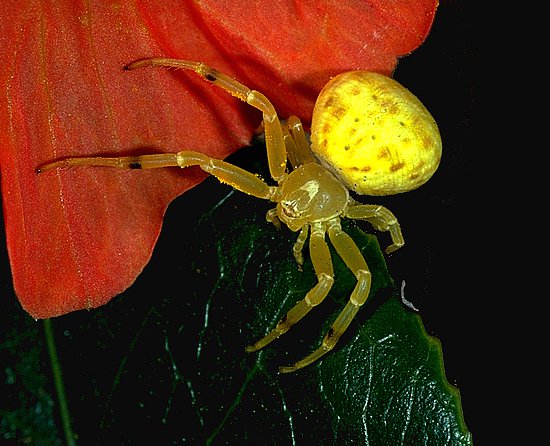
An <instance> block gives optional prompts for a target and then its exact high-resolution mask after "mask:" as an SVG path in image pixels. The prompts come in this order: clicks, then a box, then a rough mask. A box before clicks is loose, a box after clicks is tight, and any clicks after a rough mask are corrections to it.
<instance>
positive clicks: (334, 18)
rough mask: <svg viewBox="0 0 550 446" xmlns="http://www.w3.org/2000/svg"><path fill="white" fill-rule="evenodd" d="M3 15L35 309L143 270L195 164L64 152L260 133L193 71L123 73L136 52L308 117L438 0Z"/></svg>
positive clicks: (7, 193) (396, 51)
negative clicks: (62, 161) (218, 77)
mask: <svg viewBox="0 0 550 446" xmlns="http://www.w3.org/2000/svg"><path fill="white" fill-rule="evenodd" d="M12 3H13V5H10V6H6V5H4V6H3V9H2V11H1V12H0V23H2V24H3V29H2V33H1V36H0V56H1V57H2V61H3V64H2V67H1V68H0V77H1V82H0V85H2V86H3V91H2V95H1V96H0V167H1V174H2V175H1V179H2V192H3V204H4V219H5V226H6V235H7V245H8V252H9V256H10V263H11V266H12V272H13V280H14V286H15V290H16V293H17V295H18V297H19V299H20V301H21V303H22V305H23V307H24V308H25V309H26V310H27V311H28V312H29V313H30V314H31V315H32V316H33V317H36V318H45V317H51V316H57V315H61V314H64V313H67V312H70V311H74V310H78V309H82V308H93V307H97V306H99V305H102V304H105V303H106V302H108V301H109V300H110V299H111V298H112V297H113V296H114V295H116V294H118V293H120V292H122V291H123V290H124V289H125V288H127V287H128V286H129V285H131V284H132V283H133V281H134V280H135V278H136V277H137V275H138V274H139V273H140V272H141V270H142V269H143V267H144V265H145V264H146V263H147V261H148V260H149V258H150V256H151V252H152V249H153V247H154V244H155V241H156V239H157V237H158V234H159V231H160V227H161V224H162V217H163V214H164V212H165V209H166V207H167V205H168V204H169V203H170V201H171V200H172V199H173V198H174V197H175V196H177V195H178V194H180V193H182V192H184V191H185V190H187V189H188V188H190V187H192V186H193V185H195V184H196V183H197V182H199V181H200V180H201V179H202V178H204V175H203V174H202V173H201V172H200V171H197V170H196V169H186V170H185V171H181V170H178V169H161V170H158V171H145V172H144V171H120V170H114V169H101V168H81V169H69V170H63V171H51V172H47V173H44V174H43V175H40V176H37V175H36V174H35V168H36V167H37V166H38V165H39V164H41V163H44V162H47V161H51V160H53V159H56V158H59V157H62V156H69V155H71V156H75V155H97V154H102V153H105V154H111V155H115V154H130V153H147V152H163V151H178V150H182V149H183V148H189V149H194V150H200V151H204V152H206V153H208V154H209V155H211V156H215V157H220V158H223V157H225V156H227V155H228V154H229V153H231V152H232V151H234V150H236V149H237V148H239V147H242V146H243V145H245V144H247V143H248V141H249V139H250V136H251V134H252V131H253V129H254V128H255V127H256V126H257V125H258V124H259V121H260V118H261V117H260V114H259V113H258V112H257V111H255V110H252V109H250V107H248V106H246V105H245V104H242V103H239V102H238V101H237V100H235V99H234V98H232V97H231V96H230V95H228V94H225V93H224V92H222V91H219V90H218V89H216V88H214V87H212V86H209V85H207V84H206V83H205V82H204V81H202V80H201V79H198V78H197V76H195V75H193V74H192V73H183V72H174V71H170V70H161V69H142V70H136V71H132V72H124V71H123V70H122V67H123V66H124V65H125V64H126V63H128V62H131V61H133V60H136V59H140V58H143V57H152V56H170V57H179V58H185V59H191V60H202V61H205V62H206V63H208V64H210V65H212V66H214V67H216V68H217V69H219V70H222V71H224V72H227V73H229V74H231V75H233V76H235V77H237V78H239V79H240V80H241V81H242V82H243V83H245V84H246V85H248V86H250V87H252V88H255V89H258V90H261V91H262V92H263V93H264V94H266V95H267V96H268V97H269V98H270V99H271V100H272V101H273V103H274V104H275V106H276V107H277V108H278V110H279V113H280V115H281V116H282V117H285V116H288V115H289V114H291V113H293V114H297V115H299V116H300V117H302V118H303V119H304V120H305V121H306V122H307V121H308V120H309V118H310V116H311V111H312V108H313V103H314V100H315V98H316V96H317V93H318V92H319V90H320V89H321V87H322V86H323V85H324V84H325V83H326V82H327V80H328V79H329V78H330V76H331V75H334V74H336V73H339V72H342V71H346V70H351V69H358V68H363V69H371V70H374V71H379V72H383V73H386V74H389V73H391V71H392V70H393V68H394V67H395V63H396V60H397V59H396V58H397V57H398V56H400V55H403V54H406V53H408V52H410V51H412V50H413V49H414V48H416V47H417V46H418V45H419V44H420V43H421V42H422V41H423V39H424V38H425V36H426V35H427V33H428V31H429V28H430V26H431V23H432V20H433V15H434V13H435V8H436V4H437V2H436V1H435V0H418V1H416V2H401V3H398V4H397V5H396V4H395V2H393V1H390V0H377V1H369V2H357V1H352V0H349V1H340V2H333V3H334V4H330V5H324V4H321V3H320V2H318V1H303V2H300V3H299V6H297V5H296V4H295V3H296V2H288V1H282V0H280V1H273V0H271V1H263V2H239V1H234V2H231V3H232V4H231V5H229V4H228V2H217V1H203V2H181V1H176V0H171V1H164V2H140V1H137V2H135V1H134V2H130V1H122V2H118V3H111V2H92V3H91V4H90V3H80V2H74V1H70V0H63V1H58V2H55V3H51V4H50V3H43V2H35V1H28V2H27V3H26V4H25V3H24V2H12Z"/></svg>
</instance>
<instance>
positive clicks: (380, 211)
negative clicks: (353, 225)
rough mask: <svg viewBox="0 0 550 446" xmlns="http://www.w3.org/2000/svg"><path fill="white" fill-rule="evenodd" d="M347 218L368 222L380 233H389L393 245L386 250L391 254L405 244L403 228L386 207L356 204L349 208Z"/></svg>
mask: <svg viewBox="0 0 550 446" xmlns="http://www.w3.org/2000/svg"><path fill="white" fill-rule="evenodd" d="M345 216H346V217H348V218H353V219H354V220H367V221H368V222H369V223H370V224H372V225H373V226H374V227H375V228H376V229H378V230H379V231H389V232H390V236H391V239H392V244H391V245H390V246H388V247H387V248H386V253H387V254H389V253H390V252H393V251H395V250H397V249H399V248H401V247H402V246H403V245H404V244H405V239H404V238H403V234H402V233H401V226H400V225H399V222H398V221H397V218H396V217H395V215H393V213H392V212H391V211H390V210H389V209H387V208H385V207H384V206H379V205H374V204H356V205H352V206H350V207H349V208H348V210H347V212H346V214H345Z"/></svg>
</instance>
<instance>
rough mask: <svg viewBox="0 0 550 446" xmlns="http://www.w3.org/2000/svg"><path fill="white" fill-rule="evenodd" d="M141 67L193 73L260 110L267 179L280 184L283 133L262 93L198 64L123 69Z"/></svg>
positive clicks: (150, 62) (161, 61)
mask: <svg viewBox="0 0 550 446" xmlns="http://www.w3.org/2000/svg"><path fill="white" fill-rule="evenodd" d="M141 67H168V68H179V69H184V70H191V71H194V72H195V73H197V74H198V75H199V76H201V77H202V78H203V79H205V80H207V81H208V82H211V83H212V84H214V85H216V86H217V87H220V88H222V89H223V90H225V91H227V92H228V93H230V94H231V95H233V96H235V97H237V98H239V99H240V100H242V101H244V102H246V103H247V104H249V105H251V106H252V107H254V108H256V109H258V110H260V111H261V112H262V115H263V121H264V131H265V144H266V150H267V158H268V164H269V171H270V173H271V177H272V178H273V179H274V180H275V181H277V182H281V181H282V180H283V179H284V178H285V177H286V163H287V154H286V147H285V142H284V136H283V129H282V127H281V122H280V120H279V117H278V116H277V112H276V110H275V107H273V105H272V104H271V102H270V101H269V100H268V99H267V98H266V97H265V96H264V95H263V94H262V93H260V92H259V91H256V90H251V89H250V88H248V87H247V86H246V85H243V84H241V83H240V82H238V81H237V80H235V79H233V78H232V77H230V76H228V75H226V74H223V73H221V72H219V71H218V70H215V69H214V68H211V67H209V66H208V65H206V64H204V63H202V62H193V61H190V60H181V59H170V58H161V57H158V58H151V59H141V60H138V61H136V62H132V63H130V64H128V65H127V66H126V67H125V69H127V70H134V69H136V68H141Z"/></svg>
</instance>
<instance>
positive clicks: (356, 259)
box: [279, 220, 372, 373]
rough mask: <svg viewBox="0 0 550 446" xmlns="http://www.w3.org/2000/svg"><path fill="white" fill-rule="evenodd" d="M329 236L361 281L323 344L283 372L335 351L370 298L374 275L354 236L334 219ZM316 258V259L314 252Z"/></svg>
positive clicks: (280, 371)
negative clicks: (346, 231)
mask: <svg viewBox="0 0 550 446" xmlns="http://www.w3.org/2000/svg"><path fill="white" fill-rule="evenodd" d="M328 235H329V238H330V241H331V243H332V245H333V246H334V248H335V249H336V252H338V255H339V256H340V257H341V258H342V260H343V261H344V263H345V264H346V266H347V267H348V268H349V269H350V270H351V271H352V272H353V274H354V275H355V277H356V278H357V284H356V285H355V288H354V289H353V292H352V293H351V296H350V299H349V302H348V303H347V304H346V306H345V307H344V309H343V310H342V312H341V313H340V314H339V315H338V317H337V318H336V320H335V321H334V322H333V324H332V326H331V327H330V329H329V331H328V333H327V335H326V336H325V337H324V338H323V341H322V342H321V346H320V347H319V348H318V349H317V350H315V351H314V352H313V353H311V354H310V355H308V356H306V357H305V358H304V359H301V360H300V361H298V362H296V363H295V364H293V365H291V366H288V367H281V368H280V369H279V373H290V372H294V371H296V370H298V369H301V368H303V367H305V366H307V365H309V364H311V363H313V362H315V361H317V360H318V359H319V358H320V357H321V356H323V355H325V354H327V353H328V352H329V351H331V350H332V349H333V348H334V346H335V345H336V343H337V342H338V339H340V336H342V334H344V332H345V331H346V329H347V328H348V326H349V324H350V323H351V321H352V320H353V318H354V317H355V315H356V314H357V312H358V311H359V308H361V306H362V305H363V304H364V303H365V302H366V300H367V298H368V297H369V293H370V287H371V283H372V278H371V273H370V271H369V268H368V266H367V262H366V261H365V258H364V257H363V255H362V254H361V251H360V250H359V248H358V247H357V245H356V244H355V242H354V241H353V239H352V238H351V237H350V236H349V235H348V234H346V233H345V232H344V231H342V227H341V226H340V222H339V221H338V220H334V221H332V222H331V225H330V227H329V229H328ZM312 260H314V259H313V255H312Z"/></svg>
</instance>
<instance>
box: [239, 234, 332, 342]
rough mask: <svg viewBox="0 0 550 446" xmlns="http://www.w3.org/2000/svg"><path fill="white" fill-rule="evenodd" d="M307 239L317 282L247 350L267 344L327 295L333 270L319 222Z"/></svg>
mask: <svg viewBox="0 0 550 446" xmlns="http://www.w3.org/2000/svg"><path fill="white" fill-rule="evenodd" d="M312 226H313V227H312V231H311V237H310V240H309V250H310V255H311V260H312V262H313V268H314V269H315V273H316V274H317V278H318V283H317V285H315V286H314V287H313V288H312V289H311V290H309V292H308V293H307V294H306V297H304V298H303V299H302V300H301V301H299V302H298V303H297V304H296V305H295V306H294V307H292V308H291V309H290V310H289V311H288V313H287V314H286V315H285V316H284V317H283V318H282V319H281V320H280V321H279V323H278V324H277V325H276V327H275V328H274V329H273V330H271V331H270V332H269V333H268V334H267V335H266V336H265V337H263V338H262V339H260V340H259V341H257V342H256V343H254V344H253V345H250V346H248V347H247V348H246V351H247V352H254V351H256V350H260V349H261V348H263V347H265V346H266V345H268V344H269V343H270V342H272V341H274V340H275V339H277V338H278V337H279V336H281V335H282V334H284V333H286V332H287V331H288V330H289V329H290V327H292V326H293V325H294V324H295V323H296V322H298V321H299V320H300V319H302V318H303V317H304V316H305V315H306V314H308V313H309V312H310V311H311V309H312V308H313V307H315V306H317V305H319V304H320V303H321V302H322V301H323V300H324V299H325V297H326V296H327V294H328V292H329V290H330V288H331V287H332V284H333V283H334V272H333V268H332V260H331V258H330V251H329V248H328V245H327V243H326V241H325V228H324V226H323V225H322V224H321V223H317V224H313V225H312Z"/></svg>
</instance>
